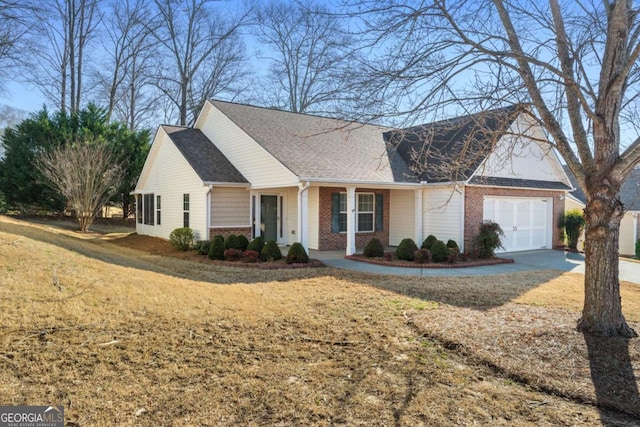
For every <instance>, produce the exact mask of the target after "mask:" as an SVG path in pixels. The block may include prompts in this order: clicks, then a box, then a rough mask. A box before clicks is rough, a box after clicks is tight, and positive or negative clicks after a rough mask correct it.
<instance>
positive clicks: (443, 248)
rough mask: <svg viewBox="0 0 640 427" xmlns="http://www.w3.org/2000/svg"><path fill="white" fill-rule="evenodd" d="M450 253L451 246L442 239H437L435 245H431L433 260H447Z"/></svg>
mask: <svg viewBox="0 0 640 427" xmlns="http://www.w3.org/2000/svg"><path fill="white" fill-rule="evenodd" d="M448 255H449V248H447V245H445V244H444V242H443V241H442V240H436V241H435V242H434V243H433V245H431V258H433V262H442V261H446V260H447V256H448Z"/></svg>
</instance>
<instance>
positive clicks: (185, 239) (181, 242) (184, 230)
mask: <svg viewBox="0 0 640 427" xmlns="http://www.w3.org/2000/svg"><path fill="white" fill-rule="evenodd" d="M193 241H194V237H193V230H192V229H190V228H189V227H181V228H176V229H175V230H173V231H172V232H171V234H170V235H169V243H170V244H171V246H173V247H174V248H176V249H177V250H179V251H188V250H189V249H191V247H192V246H193Z"/></svg>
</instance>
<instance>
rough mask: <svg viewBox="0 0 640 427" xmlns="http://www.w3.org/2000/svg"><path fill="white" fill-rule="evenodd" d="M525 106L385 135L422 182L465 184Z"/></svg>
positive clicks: (389, 145) (390, 145)
mask: <svg viewBox="0 0 640 427" xmlns="http://www.w3.org/2000/svg"><path fill="white" fill-rule="evenodd" d="M523 108H524V106H523V105H513V106H509V107H504V108H499V109H496V110H489V111H484V112H480V113H476V114H471V115H467V116H462V117H457V118H453V119H448V120H442V121H438V122H434V123H429V124H424V125H419V126H414V127H410V128H407V129H395V130H391V131H387V132H385V134H384V138H385V141H386V142H387V145H388V148H389V150H395V151H396V152H397V153H398V154H399V155H400V156H401V157H402V158H403V159H404V160H405V162H406V163H407V164H408V165H409V168H410V169H411V170H412V171H413V172H414V173H416V174H417V175H418V176H419V179H420V180H421V181H427V182H448V181H466V180H467V179H469V178H470V177H471V176H472V175H473V173H474V172H475V171H476V170H477V169H478V167H479V166H480V164H481V163H482V162H483V161H484V160H485V159H486V158H487V156H488V155H489V154H490V153H491V152H492V150H493V149H494V148H495V145H496V143H497V141H498V140H500V138H501V137H502V136H503V135H504V134H505V133H506V131H507V130H508V129H509V127H510V126H511V124H512V123H513V121H514V120H515V119H516V118H517V117H518V115H520V113H522V111H523Z"/></svg>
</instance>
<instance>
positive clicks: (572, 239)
mask: <svg viewBox="0 0 640 427" xmlns="http://www.w3.org/2000/svg"><path fill="white" fill-rule="evenodd" d="M584 224H585V221H584V216H583V215H582V212H580V211H579V210H578V209H572V210H570V211H567V212H566V213H565V214H564V215H563V216H562V218H561V220H560V226H561V227H563V229H564V231H565V236H566V238H567V246H568V247H569V249H571V250H572V251H577V250H578V239H580V234H581V233H582V230H584Z"/></svg>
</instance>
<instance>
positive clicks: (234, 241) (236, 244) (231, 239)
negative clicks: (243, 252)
mask: <svg viewBox="0 0 640 427" xmlns="http://www.w3.org/2000/svg"><path fill="white" fill-rule="evenodd" d="M224 247H225V248H226V249H240V240H238V236H236V235H235V234H229V235H228V236H227V238H226V239H224Z"/></svg>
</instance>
